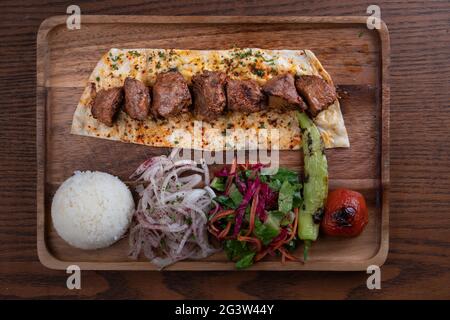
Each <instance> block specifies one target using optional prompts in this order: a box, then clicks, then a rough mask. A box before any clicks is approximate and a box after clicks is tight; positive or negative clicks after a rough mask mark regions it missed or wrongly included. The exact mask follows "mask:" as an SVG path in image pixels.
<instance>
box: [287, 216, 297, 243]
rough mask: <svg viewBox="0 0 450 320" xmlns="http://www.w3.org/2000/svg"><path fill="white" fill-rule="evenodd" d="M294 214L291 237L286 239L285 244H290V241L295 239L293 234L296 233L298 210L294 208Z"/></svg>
mask: <svg viewBox="0 0 450 320" xmlns="http://www.w3.org/2000/svg"><path fill="white" fill-rule="evenodd" d="M294 214H295V218H294V227H293V228H292V233H291V236H290V237H289V238H288V239H287V241H286V242H287V243H289V242H291V241H292V239H294V238H295V234H296V233H297V226H298V208H294Z"/></svg>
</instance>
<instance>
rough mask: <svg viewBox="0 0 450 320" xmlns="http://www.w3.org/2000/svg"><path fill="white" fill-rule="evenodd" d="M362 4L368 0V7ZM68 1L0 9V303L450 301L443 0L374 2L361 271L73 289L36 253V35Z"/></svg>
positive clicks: (304, 11)
mask: <svg viewBox="0 0 450 320" xmlns="http://www.w3.org/2000/svg"><path fill="white" fill-rule="evenodd" d="M127 2H128V3H129V4H125V1H111V2H108V3H107V2H106V1H99V2H96V3H89V2H88V1H77V2H76V3H77V4H78V5H80V6H81V10H82V13H84V14H152V15H158V14H160V15H310V16H314V15H365V14H366V8H367V5H368V3H366V2H361V1H350V0H347V1H345V0H344V1H325V0H323V1H315V2H314V3H313V2H312V1H299V2H296V1H290V0H286V1H248V2H245V1H235V2H233V1H227V2H225V1H159V2H152V3H145V1H141V0H133V1H127ZM369 3H370V2H369ZM70 4H72V3H71V2H67V3H64V2H63V1H47V2H45V4H42V3H41V1H18V0H14V1H13V0H4V1H2V2H1V4H0V24H1V25H0V26H1V28H0V39H1V41H0V81H1V89H0V90H1V91H0V97H1V99H0V107H1V113H0V138H1V139H0V142H1V143H0V152H1V158H0V210H1V211H0V299H12V298H97V299H107V298H117V299H122V298H147V299H170V298H173V299H183V298H193V299H199V298H211V299H218V298H225V299H255V298H266V299H271V298H273V299H305V298H315V299H329V298H334V299H345V298H347V299H396V298H413V299H415V298H426V299H432V298H434V299H444V298H446V299H449V298H450V289H449V288H450V231H449V230H450V46H449V43H450V33H449V29H450V2H449V1H395V2H392V3H389V2H388V1H381V2H378V4H379V5H380V7H381V14H382V19H383V20H384V21H385V22H386V23H387V25H388V28H389V30H390V35H391V80H390V84H391V181H392V183H391V192H390V202H391V206H390V226H391V227H390V253H389V257H388V260H387V262H386V264H385V265H384V266H383V267H382V289H381V290H368V289H367V288H366V279H367V274H365V273H364V272H346V273H339V272H326V273H325V272H277V273H263V272H208V273H195V272H189V273H185V272H176V273H159V272H106V271H105V272H93V271H92V272H88V271H85V272H84V273H83V277H82V281H83V282H82V290H79V291H69V290H68V289H66V285H65V283H66V277H67V274H66V273H65V272H64V271H52V270H49V269H46V268H45V267H43V266H42V265H41V264H40V263H39V261H38V258H37V254H36V203H35V188H36V156H35V153H36V145H35V128H36V127H35V121H36V118H35V103H36V101H35V86H36V79H35V77H36V73H35V72H36V66H35V57H36V33H37V30H38V27H39V24H40V23H41V22H42V21H43V20H44V19H45V18H47V17H49V16H52V15H60V14H65V12H66V8H67V6H68V5H70Z"/></svg>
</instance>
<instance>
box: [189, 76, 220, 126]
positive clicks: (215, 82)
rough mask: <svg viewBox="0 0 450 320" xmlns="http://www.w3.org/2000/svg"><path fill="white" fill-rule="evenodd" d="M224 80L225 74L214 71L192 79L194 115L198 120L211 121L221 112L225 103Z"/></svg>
mask: <svg viewBox="0 0 450 320" xmlns="http://www.w3.org/2000/svg"><path fill="white" fill-rule="evenodd" d="M226 80H227V75H226V74H225V73H223V72H215V71H204V72H203V73H202V74H198V75H195V76H194V77H192V83H193V91H194V113H195V115H196V116H197V117H198V118H200V119H203V120H206V121H211V120H214V119H217V117H218V116H219V115H220V114H221V113H222V112H223V110H224V109H225V106H226V103H227V98H226V94H225V83H226Z"/></svg>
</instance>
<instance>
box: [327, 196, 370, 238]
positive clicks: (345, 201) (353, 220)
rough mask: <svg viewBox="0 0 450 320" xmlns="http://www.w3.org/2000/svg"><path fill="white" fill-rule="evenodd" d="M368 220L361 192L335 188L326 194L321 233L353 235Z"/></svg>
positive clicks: (343, 235) (358, 232) (362, 227)
mask: <svg viewBox="0 0 450 320" xmlns="http://www.w3.org/2000/svg"><path fill="white" fill-rule="evenodd" d="M368 222H369V213H368V211H367V205H366V201H365V200H364V197H363V195H362V194H360V193H359V192H356V191H352V190H347V189H336V190H334V191H332V192H330V193H329V194H328V199H327V204H326V206H325V214H324V217H323V220H322V223H321V230H322V232H323V233H325V234H327V235H330V236H341V237H355V236H358V235H359V234H361V232H362V231H363V230H364V227H365V226H366V225H367V223H368Z"/></svg>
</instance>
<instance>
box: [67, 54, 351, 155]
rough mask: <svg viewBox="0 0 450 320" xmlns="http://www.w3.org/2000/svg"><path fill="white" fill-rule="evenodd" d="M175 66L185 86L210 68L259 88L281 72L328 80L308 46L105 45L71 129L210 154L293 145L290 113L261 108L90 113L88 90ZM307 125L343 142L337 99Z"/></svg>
mask: <svg viewBox="0 0 450 320" xmlns="http://www.w3.org/2000/svg"><path fill="white" fill-rule="evenodd" d="M175 68H176V69H177V70H178V71H179V72H180V73H181V74H182V75H183V77H184V78H185V79H186V81H187V82H188V83H191V78H192V76H193V75H195V74H197V73H200V72H202V71H203V70H211V71H223V72H225V73H227V74H228V76H229V77H230V78H235V79H254V80H256V81H257V82H258V83H260V84H261V85H262V84H264V83H265V82H266V81H267V80H268V79H270V78H272V77H273V76H275V75H278V74H280V73H284V72H290V73H292V74H293V75H316V76H320V77H322V78H323V79H325V80H326V81H327V82H328V83H330V84H333V82H332V80H331V77H330V75H329V74H328V73H327V72H326V71H325V69H324V68H323V67H322V65H321V63H320V62H319V60H318V59H317V58H316V56H315V55H314V54H313V53H312V52H311V51H309V50H266V49H257V48H248V49H236V48H235V49H230V50H176V49H110V50H109V51H108V53H106V54H105V55H104V56H103V57H102V58H101V59H100V61H99V62H98V63H97V66H96V67H95V69H94V71H93V72H92V74H91V75H90V77H89V80H88V84H87V86H86V88H85V90H84V92H83V94H82V96H81V99H80V101H79V103H78V106H77V108H76V111H75V113H74V116H73V121H72V128H71V133H73V134H78V135H84V136H91V137H98V138H104V139H109V140H118V141H122V142H130V143H138V144H144V145H148V146H155V147H179V148H194V149H201V150H211V151H221V150H235V149H238V150H242V149H256V148H258V149H278V150H296V149H299V148H300V142H301V134H300V129H299V126H298V122H297V120H296V117H295V111H287V112H283V113H280V112H277V111H274V110H265V111H261V112H256V113H252V114H249V115H245V114H242V113H237V112H233V113H231V112H230V113H227V114H224V115H222V116H221V117H219V118H218V119H217V120H214V121H212V122H209V123H208V122H202V121H197V120H196V119H195V118H194V116H193V115H192V113H186V114H182V115H179V116H175V117H172V118H169V119H165V120H154V119H152V118H151V117H149V118H148V119H147V120H145V121H135V120H133V119H131V118H130V117H129V116H128V115H127V114H125V113H124V112H123V111H120V113H119V115H118V117H117V119H116V121H115V122H114V125H113V127H108V126H106V125H104V124H103V123H101V122H99V121H97V120H96V119H94V117H93V116H92V114H91V104H92V101H93V95H94V93H95V91H94V89H95V90H97V91H98V90H100V89H108V88H111V87H115V86H122V85H123V83H124V80H125V78H126V77H128V76H130V77H133V78H136V79H139V80H141V81H143V82H144V83H145V84H146V85H147V86H152V85H153V84H154V82H155V79H156V75H157V74H158V73H161V72H165V71H168V70H171V69H175ZM314 122H315V123H316V125H317V126H318V128H319V130H320V132H321V134H322V137H323V140H324V143H325V147H326V148H335V147H349V146H350V144H349V140H348V136H347V130H346V128H345V124H344V119H343V116H342V113H341V109H340V106H339V101H338V100H336V101H335V102H334V103H333V104H332V105H331V106H330V107H329V108H328V109H327V110H324V111H322V112H321V113H319V114H318V115H317V117H316V118H315V119H314ZM273 129H276V130H273Z"/></svg>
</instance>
